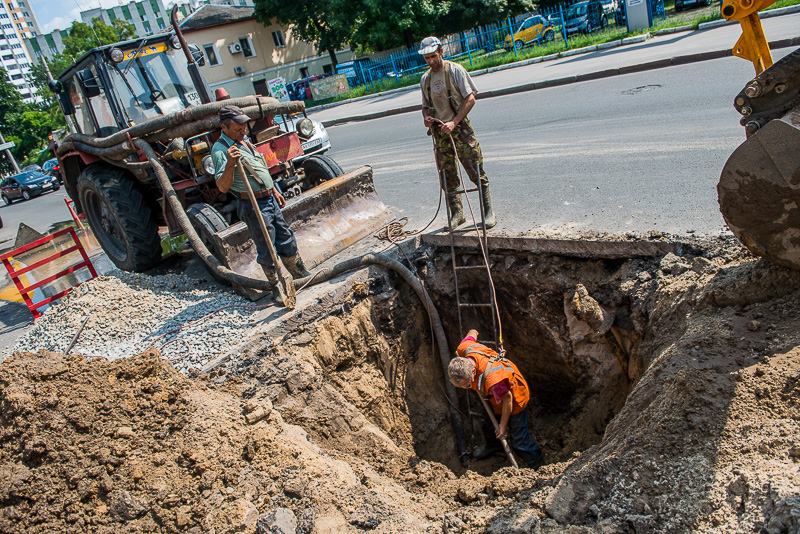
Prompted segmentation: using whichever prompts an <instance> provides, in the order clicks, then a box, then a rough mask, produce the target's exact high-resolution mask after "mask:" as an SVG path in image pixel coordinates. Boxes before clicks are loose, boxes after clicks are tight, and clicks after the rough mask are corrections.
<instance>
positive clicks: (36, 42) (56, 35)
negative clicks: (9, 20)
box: [0, 0, 253, 59]
mask: <svg viewBox="0 0 800 534" xmlns="http://www.w3.org/2000/svg"><path fill="white" fill-rule="evenodd" d="M2 1H4V0H0V2H2ZM211 3H213V4H219V5H237V6H239V5H242V6H253V0H216V1H214V2H211V1H209V0H182V1H180V0H179V1H177V2H173V4H178V9H179V10H180V13H181V15H180V17H181V18H185V17H187V16H188V15H189V14H190V13H191V12H192V11H194V10H196V9H197V8H198V7H200V6H203V5H206V4H211ZM173 4H169V5H167V6H165V5H164V3H163V2H162V0H138V1H136V0H134V1H132V2H129V3H127V4H120V5H117V6H114V7H110V8H108V9H102V8H99V7H98V8H94V9H89V10H87V11H81V14H80V17H81V20H82V21H83V22H85V23H87V24H90V23H91V22H92V21H93V20H94V19H101V20H102V21H103V22H105V23H106V24H113V22H114V21H115V20H118V19H119V20H124V21H126V22H129V23H131V24H133V26H134V28H136V35H137V37H144V36H145V35H151V34H153V33H162V32H164V31H166V30H167V28H169V27H170V26H171V22H170V20H169V15H170V11H171V10H172V5H173ZM66 36H67V30H53V31H52V32H50V33H48V34H45V35H39V32H38V31H37V32H36V34H35V35H34V36H33V37H32V38H30V39H28V41H27V43H26V44H27V46H28V51H29V52H30V54H31V56H32V57H34V58H38V57H41V56H45V57H47V58H48V59H49V58H52V57H53V56H54V55H55V54H59V53H61V52H63V51H64V37H66Z"/></svg>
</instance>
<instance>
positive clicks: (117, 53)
mask: <svg viewBox="0 0 800 534" xmlns="http://www.w3.org/2000/svg"><path fill="white" fill-rule="evenodd" d="M108 57H110V58H111V61H113V62H114V63H119V62H120V61H122V60H123V59H124V58H125V54H123V53H122V50H120V49H119V48H112V49H111V50H109V52H108Z"/></svg>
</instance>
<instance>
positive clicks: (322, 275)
mask: <svg viewBox="0 0 800 534" xmlns="http://www.w3.org/2000/svg"><path fill="white" fill-rule="evenodd" d="M370 265H377V266H379V267H383V268H384V269H388V270H392V271H394V272H396V273H397V274H398V275H400V277H401V278H402V279H403V280H404V281H405V282H406V283H407V284H408V285H409V286H410V287H411V289H412V290H414V293H416V294H417V297H418V298H419V300H420V301H421V302H422V305H423V306H424V307H425V311H426V312H427V313H428V317H429V318H430V320H431V325H432V326H433V333H434V337H435V338H436V345H437V346H438V347H439V362H440V364H441V366H442V373H443V374H444V382H445V392H446V394H447V400H448V403H447V405H448V411H449V413H450V423H451V424H452V425H453V434H454V435H455V440H456V449H457V450H458V456H459V459H461V460H462V461H463V460H464V458H465V457H466V450H467V449H466V444H465V440H464V428H463V426H462V425H461V416H460V414H459V413H458V410H457V409H456V406H458V398H457V396H456V390H455V387H453V384H451V383H450V380H449V379H448V372H447V368H448V366H449V365H450V353H449V352H448V348H447V336H446V335H445V333H444V328H443V327H442V319H441V317H439V311H438V310H437V309H436V306H435V305H434V304H433V301H432V300H431V297H430V295H429V294H428V291H427V290H426V289H425V286H423V285H422V282H421V281H420V280H419V278H417V277H416V276H414V274H413V273H412V272H411V271H410V270H409V269H407V268H406V266H405V265H403V264H402V263H400V262H399V261H397V260H395V259H392V258H389V257H387V256H383V255H380V254H366V255H364V256H360V257H358V258H352V259H349V260H345V261H343V262H341V263H337V264H336V265H334V266H332V267H328V268H327V269H322V270H320V271H317V272H316V273H314V274H313V275H312V276H309V277H306V278H299V279H296V280H295V281H294V284H295V287H297V289H298V291H299V290H300V289H301V288H303V287H307V286H309V285H314V284H320V283H322V282H326V281H328V280H330V279H331V278H335V277H337V276H339V275H340V274H343V273H346V272H350V271H356V270H358V269H363V268H365V267H369V266H370Z"/></svg>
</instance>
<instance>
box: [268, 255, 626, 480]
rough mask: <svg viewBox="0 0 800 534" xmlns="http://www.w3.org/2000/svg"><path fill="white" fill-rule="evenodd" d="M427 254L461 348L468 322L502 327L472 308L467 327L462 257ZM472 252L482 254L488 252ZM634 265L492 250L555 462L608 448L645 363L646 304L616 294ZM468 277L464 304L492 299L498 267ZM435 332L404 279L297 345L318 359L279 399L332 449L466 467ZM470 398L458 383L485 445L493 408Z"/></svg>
mask: <svg viewBox="0 0 800 534" xmlns="http://www.w3.org/2000/svg"><path fill="white" fill-rule="evenodd" d="M418 253H419V251H418ZM427 253H428V254H429V256H428V257H429V258H432V259H427V260H425V259H423V260H421V261H420V262H418V264H419V267H420V272H421V273H425V274H424V275H423V278H424V280H425V284H426V287H427V288H428V290H429V292H430V294H431V296H432V298H433V299H434V301H435V303H436V305H437V308H438V310H439V312H440V314H441V317H442V322H443V326H444V328H445V331H446V333H447V337H448V342H449V345H450V348H451V349H454V347H455V346H456V345H457V343H458V341H459V340H460V339H461V337H462V336H463V334H464V331H466V330H467V329H469V328H477V329H479V330H480V331H481V332H482V333H487V334H489V333H490V332H491V329H492V323H491V319H490V316H489V315H488V314H487V313H485V312H481V313H478V312H468V313H465V314H464V316H463V322H462V325H461V326H460V327H459V324H458V316H457V314H456V306H455V298H454V296H453V295H454V294H455V293H454V287H453V278H452V270H451V269H450V264H449V262H450V260H449V257H448V256H447V255H446V254H444V253H438V252H437V251H432V252H431V251H427ZM431 254H432V256H431ZM462 258H463V261H464V262H466V263H476V262H478V258H477V256H469V255H467V256H463V257H462ZM631 262H641V260H630V261H622V260H620V261H581V260H569V259H564V258H544V259H541V260H537V261H536V262H535V263H531V262H530V261H529V258H528V257H527V256H526V255H525V254H520V255H514V254H508V255H504V256H497V257H493V258H492V263H493V267H492V272H493V273H494V282H495V286H496V288H497V291H498V301H499V303H500V313H501V319H502V324H503V330H504V334H505V348H506V350H507V351H508V356H509V357H510V358H511V359H513V360H514V361H515V362H516V363H517V365H518V366H519V368H520V370H521V371H522V372H523V374H524V375H525V377H526V379H527V380H528V382H529V384H530V386H531V388H532V390H533V400H532V401H531V403H530V404H529V406H528V411H529V419H530V426H531V430H532V432H533V433H534V435H535V436H536V438H537V440H539V442H540V443H541V444H542V445H543V448H544V450H545V453H546V455H547V461H548V462H556V461H561V460H564V459H566V458H569V457H570V456H571V455H572V453H574V452H576V451H582V450H585V449H586V448H588V447H590V446H591V445H593V444H595V443H598V442H599V441H600V439H601V437H602V435H603V432H604V429H605V427H606V425H607V424H608V422H609V421H610V420H611V418H612V417H613V416H614V415H615V414H616V413H617V412H618V411H619V410H620V409H621V408H622V406H623V405H624V403H625V399H626V397H627V394H628V390H629V385H630V382H631V379H632V378H633V377H634V375H635V373H636V372H638V371H637V369H638V368H639V366H638V365H637V364H636V363H635V359H636V346H637V342H638V339H639V338H640V337H641V334H640V333H637V331H636V329H635V328H634V326H633V324H634V320H633V316H634V315H636V314H637V313H639V312H638V310H636V307H635V305H632V304H631V303H630V302H628V300H626V297H625V296H624V295H622V294H621V293H620V292H619V291H618V289H617V288H618V287H619V285H620V283H621V279H622V278H624V277H625V276H626V274H625V273H629V272H632V270H631V269H629V268H628V267H629V265H628V264H629V263H631ZM633 271H635V269H633ZM465 272H467V271H465ZM469 272H474V273H475V274H473V275H470V276H466V277H462V279H461V284H460V286H461V289H462V299H464V300H471V301H475V302H480V301H486V300H487V299H488V295H489V293H488V287H487V285H486V278H485V273H484V274H482V273H481V272H480V270H477V269H476V270H471V271H469ZM392 285H394V286H396V287H397V290H395V289H394V287H391V286H392ZM431 340H432V335H431V327H430V324H429V321H428V317H427V315H426V314H425V313H424V310H423V309H422V306H421V305H420V303H419V301H418V300H417V297H416V296H415V295H414V294H413V293H412V292H411V291H410V290H409V289H408V288H407V287H406V286H405V285H404V284H400V283H398V284H387V287H385V288H384V289H382V290H378V291H377V294H375V292H372V294H370V296H368V297H366V298H363V299H361V300H354V301H353V302H352V303H350V304H349V305H348V306H345V307H342V308H341V309H340V310H339V311H338V312H337V313H336V314H332V315H329V316H327V317H325V318H324V319H321V320H319V321H317V322H316V323H315V325H314V334H313V336H311V337H309V336H308V334H303V335H300V336H298V337H297V338H296V339H295V340H294V341H293V342H290V343H289V344H288V345H287V346H286V347H285V350H286V351H288V352H291V354H292V356H293V358H298V357H299V359H300V360H301V361H304V362H306V365H304V366H301V367H304V369H305V370H303V371H299V372H298V374H297V375H296V374H293V372H290V373H289V375H288V378H287V379H286V383H287V391H286V395H285V396H283V397H280V398H278V399H276V401H277V402H278V404H279V405H280V406H281V409H282V410H283V412H284V413H285V414H286V415H287V417H288V418H289V420H291V421H292V422H294V423H296V424H300V425H301V426H302V427H303V428H305V429H306V430H307V431H308V432H309V433H310V434H312V435H313V436H314V438H315V439H316V440H318V441H320V442H322V443H324V446H325V447H326V448H331V449H336V450H340V451H342V452H346V453H353V454H356V455H358V456H361V457H365V458H366V459H371V460H373V461H374V462H373V463H378V464H380V465H382V466H384V467H385V466H387V465H389V464H391V461H392V460H391V459H392V458H395V459H397V460H402V459H403V458H404V455H403V454H400V450H405V451H406V452H411V453H412V454H414V455H416V456H417V457H418V458H420V459H425V460H431V461H436V462H440V463H442V464H445V465H447V466H448V467H449V468H450V469H452V470H453V471H456V472H459V471H461V470H462V467H461V466H460V464H459V461H458V456H457V454H456V449H455V446H454V438H453V430H452V426H451V424H450V420H449V416H448V404H447V398H446V395H445V383H444V380H445V378H444V375H443V371H442V367H441V363H440V359H439V355H438V350H437V349H436V348H435V346H434V345H433V343H432V341H431ZM300 373H302V377H300V376H299V374H300ZM307 382H313V383H317V382H318V383H320V384H322V385H321V386H319V387H317V386H314V387H315V388H316V392H315V393H314V394H313V395H311V396H305V397H303V398H302V399H300V398H299V396H298V395H296V394H293V390H295V391H298V390H302V389H303V388H304V387H305V385H306V383H307ZM470 395H472V396H470ZM470 395H468V394H467V392H466V391H464V390H461V391H460V392H459V406H458V408H459V411H460V412H461V414H462V421H463V424H464V427H465V430H466V431H467V434H468V447H477V446H479V445H481V444H482V443H483V437H482V432H481V430H480V429H481V418H482V414H481V412H480V404H479V402H478V399H477V397H475V396H474V394H470ZM468 413H469V414H471V416H470V417H468V416H467V414H468ZM406 460H407V458H406V459H404V460H402V461H406ZM502 462H503V459H502V458H496V459H490V460H487V461H485V462H483V463H473V464H472V465H471V466H470V467H471V468H472V469H476V470H478V471H486V472H488V471H491V470H492V469H494V468H495V467H497V465H500V464H502Z"/></svg>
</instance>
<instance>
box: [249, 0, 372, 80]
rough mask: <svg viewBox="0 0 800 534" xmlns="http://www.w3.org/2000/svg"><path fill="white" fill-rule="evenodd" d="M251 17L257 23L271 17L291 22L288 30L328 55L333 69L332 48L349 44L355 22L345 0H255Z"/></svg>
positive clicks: (268, 21)
mask: <svg viewBox="0 0 800 534" xmlns="http://www.w3.org/2000/svg"><path fill="white" fill-rule="evenodd" d="M255 6H256V10H255V16H256V20H258V21H259V22H260V23H261V24H264V25H270V24H272V23H273V20H277V21H278V22H279V23H281V24H286V25H291V27H292V33H293V34H294V35H296V36H297V37H299V38H300V39H302V40H304V41H307V42H309V43H314V44H315V45H316V46H317V48H319V49H320V50H325V51H327V52H328V55H330V58H331V63H332V65H333V68H334V69H335V68H336V63H337V60H336V50H337V49H338V48H341V47H342V46H344V45H346V44H349V43H350V38H351V37H352V35H353V28H354V26H355V24H356V18H355V17H354V13H353V9H352V5H351V2H348V1H347V0H305V1H296V2H287V1H286V0H255Z"/></svg>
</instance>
